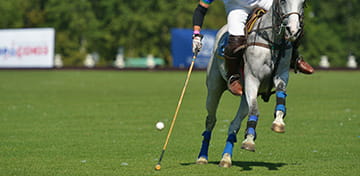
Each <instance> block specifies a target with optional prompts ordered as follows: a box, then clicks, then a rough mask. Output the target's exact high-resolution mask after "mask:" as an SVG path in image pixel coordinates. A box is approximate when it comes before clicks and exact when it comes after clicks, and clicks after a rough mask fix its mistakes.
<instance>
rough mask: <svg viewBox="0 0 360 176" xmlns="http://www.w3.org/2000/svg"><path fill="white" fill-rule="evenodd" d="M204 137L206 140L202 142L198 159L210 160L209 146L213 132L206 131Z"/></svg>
mask: <svg viewBox="0 0 360 176" xmlns="http://www.w3.org/2000/svg"><path fill="white" fill-rule="evenodd" d="M202 136H204V139H203V141H202V145H201V149H200V153H199V156H198V158H200V157H204V158H206V159H208V151H209V144H210V139H211V131H204V132H203V134H202Z"/></svg>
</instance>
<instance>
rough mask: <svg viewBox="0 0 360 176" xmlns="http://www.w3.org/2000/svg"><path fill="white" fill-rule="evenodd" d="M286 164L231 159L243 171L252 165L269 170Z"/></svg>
mask: <svg viewBox="0 0 360 176" xmlns="http://www.w3.org/2000/svg"><path fill="white" fill-rule="evenodd" d="M194 164H196V163H195V162H193V163H181V165H183V166H188V165H194ZM209 164H214V165H218V164H219V162H217V161H210V162H209ZM286 165H288V164H286V163H270V162H253V161H233V162H232V167H234V166H237V167H241V168H242V170H243V171H250V170H252V169H253V167H266V168H268V169H269V170H279V168H280V167H283V166H286Z"/></svg>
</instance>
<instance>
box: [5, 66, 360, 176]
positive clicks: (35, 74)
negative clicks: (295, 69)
mask: <svg viewBox="0 0 360 176" xmlns="http://www.w3.org/2000/svg"><path fill="white" fill-rule="evenodd" d="M186 74H187V73H186V71H174V72H165V71H159V72H157V71H154V72H151V71H139V72H135V71H76V70H67V71H64V70H63V71H57V70H38V71H36V70H35V71H31V70H26V71H18V70H1V71H0V82H1V84H0V175H1V176H12V175H21V176H22V175H27V176H42V175H46V176H49V175H62V176H63V175H69V176H82V175H86V176H92V175H94V176H95V175H96V176H99V175H124V176H141V175H146V176H149V175H154V176H161V175H164V176H165V175H166V176H169V175H172V176H184V175H186V176H190V175H194V176H195V175H196V176H199V175H203V176H212V175H214V176H215V175H216V176H222V175H223V176H225V175H226V176H228V175H256V176H259V175H276V176H279V175H284V176H285V175H286V176H289V175H292V176H293V175H302V176H303V175H314V176H318V175H326V176H327V175H347V176H348V175H359V173H360V166H359V163H360V93H359V90H360V72H359V71H343V72H331V71H319V72H317V73H316V74H314V75H312V76H308V75H301V74H299V75H295V74H291V77H290V82H289V86H288V92H287V93H288V97H287V116H286V125H287V126H286V130H287V131H286V133H285V134H276V133H273V132H272V131H271V130H270V126H271V123H272V119H273V108H274V106H275V105H274V104H275V98H274V97H272V98H271V99H270V102H269V103H263V102H260V104H259V106H260V111H261V116H260V121H259V123H258V127H257V133H258V138H257V140H256V152H255V153H253V152H247V151H244V150H241V149H240V144H241V141H242V139H243V131H244V128H245V124H246V123H243V124H242V127H241V132H240V133H239V135H238V142H237V143H236V145H235V150H234V156H233V167H231V168H229V169H225V168H219V167H218V166H217V164H218V162H219V160H220V159H221V153H222V150H223V147H224V144H225V140H226V137H227V128H228V125H229V123H230V122H231V120H232V118H233V116H234V114H235V112H236V110H237V107H238V104H239V101H240V99H239V98H238V97H234V96H232V95H231V94H230V93H229V92H226V93H225V94H224V95H223V98H222V100H221V104H220V106H219V110H218V121H217V125H216V127H215V129H214V132H213V137H212V141H211V147H210V152H209V160H210V163H209V164H208V165H196V164H195V160H196V157H197V154H198V151H199V149H200V145H201V140H202V136H201V133H202V131H203V130H204V122H205V117H206V110H205V99H206V86H205V75H206V73H205V72H204V71H195V72H193V73H192V75H191V79H190V82H189V86H188V88H187V92H186V95H185V97H184V99H183V103H182V106H181V108H180V112H179V114H178V117H177V121H176V123H175V127H174V130H173V133H172V135H171V138H170V141H169V144H168V146H167V149H166V152H165V155H164V158H163V161H162V163H161V164H162V169H161V170H160V171H155V170H154V166H155V164H156V163H157V161H158V159H159V156H160V154H161V150H162V147H163V145H164V142H165V138H166V135H167V132H168V130H169V126H170V123H171V120H172V118H173V115H174V112H175V108H176V105H177V103H178V100H179V96H180V93H181V90H182V88H183V85H184V81H185V78H186ZM260 100H261V99H259V101H260ZM157 121H163V122H164V123H165V129H164V130H163V131H157V130H156V129H155V123H156V122H157Z"/></svg>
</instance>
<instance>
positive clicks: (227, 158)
mask: <svg viewBox="0 0 360 176" xmlns="http://www.w3.org/2000/svg"><path fill="white" fill-rule="evenodd" d="M248 112H249V109H248V105H247V102H246V98H245V96H244V95H243V96H242V97H241V103H240V106H239V109H238V112H237V113H236V116H235V118H234V120H233V121H232V122H231V124H230V127H229V131H228V138H227V140H226V144H225V148H224V152H223V154H222V159H221V160H220V164H219V166H220V167H225V168H229V167H231V164H232V162H231V156H232V153H233V148H234V143H236V141H237V140H236V134H237V133H238V132H239V130H240V126H241V122H242V120H243V119H244V117H246V115H247V114H248Z"/></svg>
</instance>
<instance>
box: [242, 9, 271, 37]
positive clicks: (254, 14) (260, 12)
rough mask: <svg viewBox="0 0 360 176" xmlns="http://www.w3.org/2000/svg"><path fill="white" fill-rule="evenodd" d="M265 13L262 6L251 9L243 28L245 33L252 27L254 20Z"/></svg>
mask: <svg viewBox="0 0 360 176" xmlns="http://www.w3.org/2000/svg"><path fill="white" fill-rule="evenodd" d="M265 13H266V10H265V9H262V8H256V9H254V10H253V11H252V13H251V15H250V16H249V18H248V19H247V22H246V25H245V30H246V33H247V34H249V33H250V32H251V31H252V29H253V28H254V24H255V22H256V21H257V20H258V19H259V18H260V17H262V16H263V15H264V14H265Z"/></svg>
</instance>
